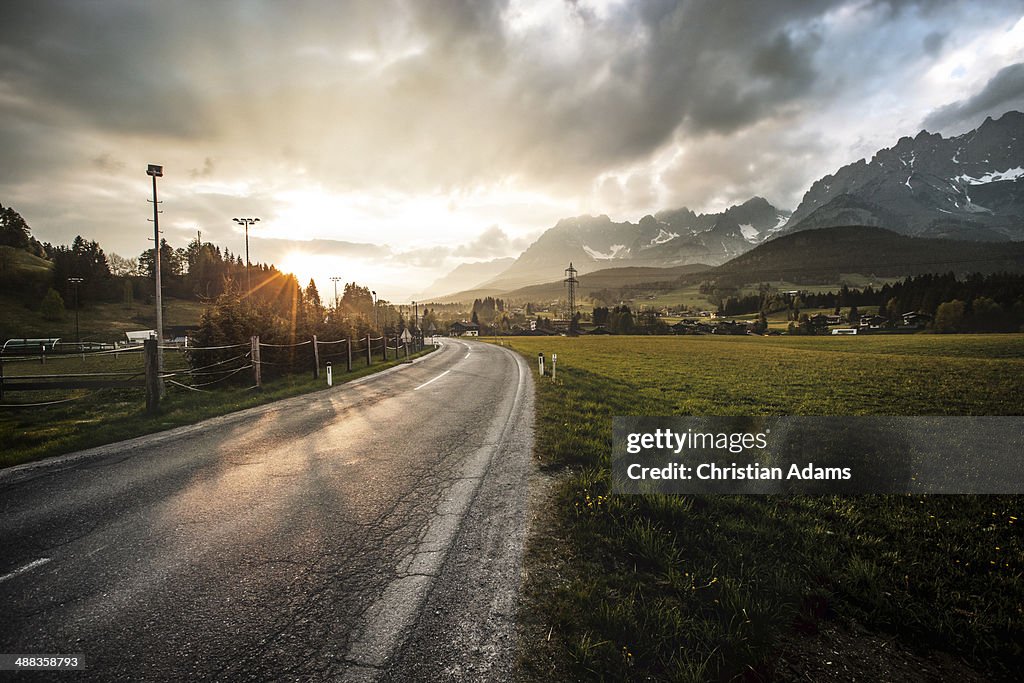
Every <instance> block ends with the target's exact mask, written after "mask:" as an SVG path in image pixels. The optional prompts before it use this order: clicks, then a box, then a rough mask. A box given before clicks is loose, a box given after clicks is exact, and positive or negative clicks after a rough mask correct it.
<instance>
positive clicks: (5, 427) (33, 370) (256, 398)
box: [0, 346, 434, 467]
mask: <svg viewBox="0 0 1024 683" xmlns="http://www.w3.org/2000/svg"><path fill="white" fill-rule="evenodd" d="M433 350H434V347H433V346H428V347H427V348H426V349H424V350H423V351H421V352H420V353H419V354H413V355H414V356H416V355H423V354H425V353H429V352H430V351H433ZM164 362H165V365H164V367H165V369H167V370H175V369H178V368H182V367H184V366H185V359H184V358H183V357H182V356H181V355H180V354H177V353H174V352H167V353H166V354H165V357H164ZM399 362H400V361H396V360H389V361H388V362H383V361H381V360H379V359H376V358H375V359H374V363H373V365H372V366H367V365H366V360H365V356H362V355H360V356H356V357H355V358H354V359H353V368H352V372H351V373H346V372H344V371H343V370H341V371H339V372H336V373H335V374H334V383H335V386H337V385H338V384H341V383H343V382H346V381H349V380H352V379H356V378H357V377H362V376H364V375H368V374H371V373H374V372H379V371H381V370H384V369H386V368H389V367H392V366H394V365H397V364H398V363H399ZM142 364H143V360H142V354H141V353H138V352H136V353H121V354H117V355H116V356H115V355H114V354H103V355H100V356H89V355H87V356H86V357H85V359H84V360H83V359H82V358H81V357H79V356H68V357H65V358H61V359H51V360H48V361H47V362H46V364H45V365H43V364H40V363H38V362H36V361H28V362H18V363H5V364H4V375H5V376H11V375H15V374H18V375H38V374H67V373H83V372H109V371H128V372H135V371H141V370H142ZM310 367H311V368H312V365H311V366H310ZM336 367H339V366H338V365H336ZM242 374H245V375H247V373H246V372H243V373H242ZM246 380H248V375H247V376H246ZM248 385H249V382H248V381H246V382H244V383H242V384H236V385H231V384H223V385H219V386H218V387H217V388H216V389H213V390H210V391H207V392H196V391H190V390H188V389H183V388H180V387H177V386H175V385H173V384H169V385H167V397H166V398H165V399H164V400H163V401H162V402H161V404H160V412H159V414H157V415H148V414H146V412H145V402H146V400H145V392H144V390H143V389H141V388H139V389H99V390H84V389H76V390H65V391H33V392H8V393H7V395H6V396H5V397H4V401H3V403H30V402H32V403H36V402H44V401H54V400H60V399H64V398H69V397H71V398H76V400H73V401H70V402H68V403H61V404H57V405H52V406H46V407H36V408H3V407H0V467H9V466H11V465H17V464H20V463H23V462H29V461H32V460H38V459H40V458H45V457H48V456H51V455H59V454H61V453H68V452H71V451H75V450H79V449H82V448H89V447H92V446H99V445H102V444H106V443H113V442H115V441H120V440H122V439H128V438H131V437H135V436H140V435H142V434H149V433H151V432H158V431H162V430H164V429H170V428H172V427H178V426H181V425H186V424H193V423H195V422H198V421H200V420H203V419H206V418H208V417H215V416H217V415H224V414H226V413H231V412H234V411H236V410H242V409H243V408H249V407H252V406H256V405H261V404H264V403H270V402H272V401H276V400H279V399H282V398H287V397H289V396H296V395H298V394H304V393H308V392H311V391H319V390H322V389H326V388H327V387H326V379H324V376H323V375H322V376H321V379H318V380H314V379H313V378H312V371H310V373H308V374H305V373H303V374H302V375H291V376H286V377H283V378H280V379H276V380H272V381H265V382H264V384H263V389H262V391H254V390H251V389H250V388H248Z"/></svg>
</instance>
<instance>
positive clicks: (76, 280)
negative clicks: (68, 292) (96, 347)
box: [68, 277, 85, 351]
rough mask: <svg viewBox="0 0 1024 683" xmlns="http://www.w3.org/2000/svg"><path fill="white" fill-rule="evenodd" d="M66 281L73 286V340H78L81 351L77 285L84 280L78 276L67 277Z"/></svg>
mask: <svg viewBox="0 0 1024 683" xmlns="http://www.w3.org/2000/svg"><path fill="white" fill-rule="evenodd" d="M68 282H70V283H71V284H73V285H74V286H75V341H77V342H78V350H79V351H81V350H82V334H81V332H80V331H79V327H78V285H80V284H82V283H83V282H85V280H84V279H83V278H80V277H69V278H68Z"/></svg>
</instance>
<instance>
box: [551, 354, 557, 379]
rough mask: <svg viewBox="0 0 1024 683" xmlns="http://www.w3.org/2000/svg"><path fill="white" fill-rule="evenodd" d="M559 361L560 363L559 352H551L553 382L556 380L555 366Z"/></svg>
mask: <svg viewBox="0 0 1024 683" xmlns="http://www.w3.org/2000/svg"><path fill="white" fill-rule="evenodd" d="M557 363H558V354H557V353H553V354H551V381H552V382H554V381H555V366H556V365H557Z"/></svg>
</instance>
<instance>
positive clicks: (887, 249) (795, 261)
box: [699, 226, 1024, 285]
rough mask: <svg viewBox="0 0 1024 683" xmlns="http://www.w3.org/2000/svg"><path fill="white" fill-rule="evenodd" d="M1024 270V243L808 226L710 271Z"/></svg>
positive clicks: (765, 277) (741, 279)
mask: <svg viewBox="0 0 1024 683" xmlns="http://www.w3.org/2000/svg"><path fill="white" fill-rule="evenodd" d="M1022 271H1024V242H998V243H994V242H966V241H959V240H947V239H925V238H919V237H908V236H906V235H899V234H897V233H895V232H892V231H890V230H885V229H883V228H876V227H868V226H843V227H835V228H822V229H819V230H807V231H803V232H797V233H794V234H791V235H785V236H783V237H779V238H777V239H774V240H771V241H769V242H766V243H764V244H762V245H759V246H758V247H756V248H754V249H752V250H751V251H749V252H747V253H745V254H743V255H741V256H738V257H736V258H734V259H733V260H731V261H729V262H728V263H725V264H723V265H721V266H719V267H718V268H715V269H713V270H712V271H710V272H708V273H704V274H702V275H700V276H699V277H701V278H702V279H714V280H715V281H717V282H718V283H719V284H732V285H741V284H747V283H757V282H769V281H787V282H794V283H816V282H837V281H839V280H840V275H841V274H844V273H845V274H848V273H863V274H867V275H874V276H877V277H904V276H908V275H919V274H923V273H946V272H952V273H957V274H967V273H997V272H1022Z"/></svg>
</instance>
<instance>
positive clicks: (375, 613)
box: [341, 349, 529, 683]
mask: <svg viewBox="0 0 1024 683" xmlns="http://www.w3.org/2000/svg"><path fill="white" fill-rule="evenodd" d="M504 352H505V353H507V354H509V355H510V356H511V357H512V359H513V360H514V362H515V364H516V389H515V392H514V393H513V395H512V400H511V406H510V407H509V412H508V414H507V415H504V416H499V417H498V419H497V420H495V421H494V422H492V423H491V425H490V430H489V432H488V434H487V435H486V438H485V440H486V442H487V445H484V446H481V447H480V448H477V449H476V450H475V452H473V453H471V454H469V455H468V456H467V458H466V461H465V462H464V463H463V472H462V477H460V478H459V480H458V481H457V482H456V483H455V484H453V485H452V486H451V487H449V488H448V490H447V491H445V492H444V493H443V494H442V501H441V503H440V504H439V506H438V509H437V514H436V515H435V516H434V519H433V520H432V521H431V522H430V523H429V524H428V525H427V528H426V530H425V531H424V535H423V536H422V537H421V538H420V541H419V543H418V544H417V547H416V548H414V549H413V550H412V551H411V552H409V553H408V554H407V555H406V557H405V558H404V559H403V560H402V561H401V562H400V563H399V566H398V567H397V570H398V574H399V578H396V579H394V580H392V581H391V582H390V583H389V584H388V585H387V586H386V587H385V590H384V593H383V595H381V596H380V597H378V598H377V599H376V601H375V602H374V603H373V604H372V605H370V607H368V608H367V609H366V611H365V612H364V614H363V623H362V625H361V626H360V627H358V628H357V629H356V631H355V633H354V635H353V638H352V642H351V643H350V645H349V650H348V654H347V656H346V658H345V659H346V662H347V663H348V665H349V666H348V668H347V669H346V671H345V672H344V674H343V675H342V678H341V680H342V681H343V682H345V681H349V682H355V681H359V682H360V683H373V682H374V681H376V680H377V679H378V678H380V676H381V675H382V674H383V673H384V668H383V667H385V666H387V664H388V662H389V660H390V659H391V657H392V655H393V653H394V651H395V649H396V648H397V647H399V646H400V645H401V643H402V642H403V641H404V638H405V636H406V635H408V630H409V628H410V627H411V625H412V623H413V622H414V621H415V619H416V618H417V615H418V613H419V610H420V609H421V608H422V606H423V604H424V601H425V600H426V599H427V594H428V593H429V591H430V590H431V588H432V586H433V581H434V579H435V578H436V577H437V576H438V574H439V573H440V571H441V566H442V565H443V564H444V562H445V558H446V557H447V555H448V552H449V551H450V549H451V546H452V543H453V542H454V539H455V536H456V534H457V533H458V531H459V529H460V528H461V526H462V524H463V522H464V520H465V517H466V513H467V511H468V509H469V507H470V506H471V505H472V503H473V500H474V498H475V497H476V494H477V489H479V487H480V484H481V482H482V481H483V479H484V478H485V477H486V476H487V472H488V470H489V469H490V465H491V461H492V460H493V459H494V457H495V456H496V454H497V452H498V451H499V450H500V448H501V445H502V444H504V443H505V442H506V439H505V436H506V434H507V433H508V431H509V430H510V429H512V428H513V425H514V422H513V418H514V417H515V416H516V415H518V414H519V411H520V410H521V408H520V406H521V405H522V401H523V396H524V394H525V389H526V382H525V381H524V377H526V376H527V375H528V373H529V369H527V368H526V362H525V360H523V358H522V357H520V356H519V355H517V354H516V353H514V352H513V351H509V350H507V349H505V350H504ZM434 379H437V377H435V378H434ZM431 381H433V380H431Z"/></svg>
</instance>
